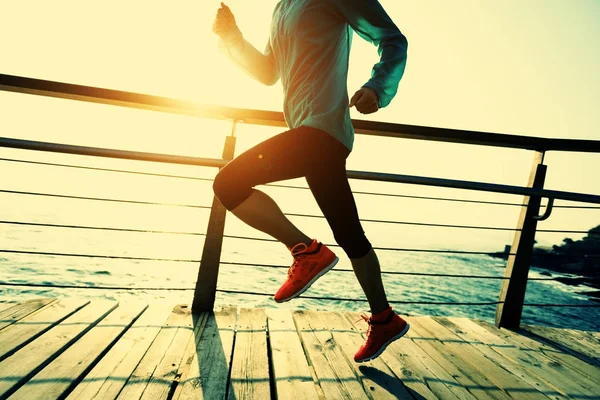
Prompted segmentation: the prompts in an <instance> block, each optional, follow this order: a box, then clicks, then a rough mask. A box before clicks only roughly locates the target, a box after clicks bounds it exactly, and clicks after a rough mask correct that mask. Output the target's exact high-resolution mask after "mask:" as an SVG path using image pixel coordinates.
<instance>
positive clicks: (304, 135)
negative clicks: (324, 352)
mask: <svg viewBox="0 0 600 400" xmlns="http://www.w3.org/2000/svg"><path fill="white" fill-rule="evenodd" d="M352 30H354V32H356V33H357V34H358V35H359V36H361V37H362V38H363V39H365V40H367V41H369V42H371V43H373V44H374V45H375V46H377V47H378V54H379V56H380V61H379V62H378V63H377V64H375V66H374V67H373V70H372V73H371V78H370V79H369V80H368V81H367V82H366V83H365V84H364V85H363V86H362V87H361V88H360V89H359V90H358V91H357V92H356V93H355V94H354V96H352V98H351V99H350V100H349V98H348V89H347V77H348V61H349V55H350V46H351V42H352ZM213 31H214V32H215V33H216V34H217V35H219V36H220V39H221V41H222V42H221V44H222V45H224V47H225V48H226V49H227V51H228V54H229V56H230V58H231V59H233V61H234V62H235V63H237V64H238V65H239V66H240V67H241V68H242V69H243V70H245V71H246V72H248V73H249V74H250V75H251V76H252V77H254V78H255V79H257V80H258V81H260V82H262V83H264V84H265V85H274V84H275V83H276V82H277V81H278V80H279V79H281V82H282V85H283V89H284V104H283V109H284V116H285V120H286V123H287V124H288V126H289V128H290V129H289V130H288V131H286V132H283V133H281V134H279V135H276V136H274V137H272V138H270V139H268V140H266V141H264V142H262V143H260V144H258V145H256V146H255V147H253V148H251V149H249V150H247V151H246V152H244V153H242V154H240V155H239V156H238V157H236V158H235V159H234V160H232V161H231V162H230V163H228V164H227V165H226V166H225V167H224V168H223V169H222V170H221V171H220V172H219V173H218V174H217V176H216V178H215V181H214V192H215V195H216V196H217V198H218V199H219V201H220V202H221V203H222V204H223V206H224V207H225V208H226V209H227V210H229V211H231V212H232V213H233V214H234V215H236V216H237V217H238V218H240V219H241V220H242V221H244V222H245V223H247V224H248V225H250V226H252V227H254V228H256V229H258V230H260V231H262V232H265V233H267V234H269V235H271V236H272V237H274V238H275V239H277V240H279V241H280V242H282V243H283V244H285V245H286V246H287V248H288V249H289V251H290V252H291V254H292V257H293V264H292V266H291V267H290V268H289V270H288V274H287V280H286V281H285V282H284V283H283V285H282V286H281V288H280V289H279V290H278V291H277V293H275V296H274V298H275V301H276V302H284V301H288V300H291V299H293V298H295V297H297V296H298V295H300V294H301V293H303V292H304V291H305V290H307V289H308V288H309V287H310V286H311V285H312V284H313V283H314V282H315V281H316V280H317V279H318V278H319V277H321V276H322V275H324V274H325V273H326V272H328V271H329V270H330V269H331V268H333V267H334V265H335V264H336V263H337V262H338V257H337V256H336V255H335V254H334V253H333V252H332V251H331V250H330V249H329V248H328V247H327V246H325V245H324V244H322V243H320V242H318V241H317V240H315V239H311V238H310V237H309V236H307V235H305V234H304V233H303V232H301V231H300V230H299V229H298V228H296V227H295V226H294V225H293V224H292V223H291V222H290V221H289V220H288V219H287V218H286V217H285V216H284V214H283V213H282V211H281V210H280V208H279V207H278V206H277V204H276V203H275V202H274V201H273V199H271V197H269V196H268V195H267V194H265V193H264V192H261V191H259V190H256V189H255V187H256V186H258V185H264V184H266V183H271V182H276V181H282V180H286V179H293V178H299V177H304V178H306V181H307V183H308V186H309V188H310V190H311V192H312V194H313V196H314V197H315V200H316V201H317V204H318V205H319V207H320V209H321V211H322V212H323V214H324V216H325V218H326V219H327V222H328V223H329V226H330V227H331V229H332V231H333V234H334V238H335V241H336V242H337V243H338V245H339V246H340V247H341V248H342V249H343V250H344V252H345V253H346V255H347V256H348V258H349V259H350V261H351V263H352V268H353V270H354V273H355V274H356V277H357V279H358V281H359V283H360V285H361V287H362V289H363V291H364V293H365V295H366V297H367V299H368V301H369V306H370V309H371V313H372V315H371V317H370V318H367V317H365V316H363V318H364V319H365V320H366V321H367V322H368V324H369V329H368V330H367V340H366V343H365V344H364V345H362V346H361V347H360V349H359V350H358V352H357V353H356V355H355V356H354V360H355V361H356V362H364V361H368V360H372V359H374V358H376V357H378V356H379V355H380V354H381V353H382V352H383V351H384V350H385V348H386V347H387V346H388V345H389V344H390V343H391V342H392V341H394V340H396V339H399V338H400V337H402V336H403V335H404V334H405V333H406V332H407V331H408V329H409V325H408V324H407V322H406V321H404V320H403V319H402V318H401V317H400V316H398V315H397V314H396V313H395V312H394V311H393V310H392V308H391V307H390V305H389V303H388V301H387V297H386V294H385V290H384V287H383V282H382V280H381V269H380V266H379V261H378V259H377V255H376V254H375V252H374V251H373V248H372V247H371V243H370V242H369V241H368V240H367V238H366V236H365V233H364V231H363V228H362V226H361V223H360V220H359V217H358V212H357V209H356V204H355V201H354V197H353V194H352V191H351V190H350V185H349V183H348V178H347V175H346V158H347V157H348V155H349V154H350V152H351V150H352V146H353V142H354V128H353V126H352V121H351V119H350V107H356V109H357V110H358V111H359V112H360V113H362V114H371V113H374V112H376V111H377V110H379V108H381V107H385V106H387V105H388V104H389V103H390V102H391V101H392V99H393V97H394V96H395V94H396V91H397V89H398V84H399V82H400V79H401V78H402V75H403V74H404V68H405V65H406V52H407V47H408V42H407V40H406V37H405V36H404V35H403V34H402V33H401V32H400V30H399V29H398V27H397V26H396V25H395V24H394V22H393V21H392V20H391V18H390V17H389V16H388V14H387V13H386V11H385V10H384V9H383V7H382V6H381V4H380V3H379V2H378V1H377V0H354V1H348V0H282V1H280V2H278V3H277V5H276V6H275V10H274V12H273V17H272V21H271V29H270V37H269V41H268V43H267V46H266V49H265V51H264V52H262V53H261V52H260V51H259V50H257V49H256V48H255V47H253V46H252V45H251V44H250V43H249V42H248V41H246V40H245V39H244V37H243V35H242V33H241V32H240V29H239V28H238V26H237V24H236V22H235V18H234V16H233V13H232V12H231V10H230V9H229V7H227V6H226V5H225V4H223V3H221V7H220V8H219V9H218V11H217V16H216V19H215V22H214V25H213Z"/></svg>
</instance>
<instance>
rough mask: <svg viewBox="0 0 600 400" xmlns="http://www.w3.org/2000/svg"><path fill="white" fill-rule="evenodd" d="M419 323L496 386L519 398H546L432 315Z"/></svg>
mask: <svg viewBox="0 0 600 400" xmlns="http://www.w3.org/2000/svg"><path fill="white" fill-rule="evenodd" d="M419 325H420V326H421V327H422V328H423V329H425V330H427V331H428V332H429V333H430V334H435V336H436V337H437V338H438V339H439V340H440V341H442V342H443V343H444V346H446V348H447V349H448V351H450V352H452V353H454V354H455V355H457V356H458V357H460V358H462V359H463V360H464V361H466V362H467V363H469V364H470V365H471V368H472V369H478V370H479V371H481V372H484V373H485V374H486V376H487V377H488V379H489V380H490V381H492V382H493V383H494V384H496V386H498V387H499V388H501V389H502V390H503V391H504V392H506V393H508V394H509V395H510V396H511V397H514V398H518V399H532V400H533V399H546V396H544V395H543V394H542V393H540V392H538V391H537V390H536V389H535V388H534V387H533V386H531V385H529V384H527V383H526V382H525V381H523V380H522V379H520V378H519V377H517V376H515V375H513V374H512V373H510V372H509V371H508V370H506V369H504V368H503V367H502V366H500V365H497V364H495V363H494V362H493V361H491V360H490V359H488V358H487V357H485V355H484V354H483V353H482V352H481V351H479V350H480V348H479V347H477V346H476V345H475V343H471V342H466V341H463V340H462V339H461V338H460V337H458V336H457V335H455V334H454V333H452V332H451V331H450V330H448V329H447V328H445V327H444V326H443V325H440V324H439V323H438V322H436V321H434V320H433V319H432V318H431V317H422V318H420V319H419Z"/></svg>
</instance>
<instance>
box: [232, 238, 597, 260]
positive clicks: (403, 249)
mask: <svg viewBox="0 0 600 400" xmlns="http://www.w3.org/2000/svg"><path fill="white" fill-rule="evenodd" d="M223 237H224V238H227V239H240V240H254V241H259V242H272V243H280V242H279V241H277V240H276V239H269V238H257V237H249V236H236V235H223ZM324 244H325V245H326V246H328V247H337V248H339V247H340V246H339V245H338V244H336V243H324ZM373 250H383V251H399V252H413V253H438V254H468V255H482V256H489V255H492V254H493V255H498V254H502V255H505V256H514V255H516V254H515V253H502V252H498V251H463V250H436V249H407V248H397V247H373ZM536 256H538V257H555V256H556V255H554V254H536ZM561 257H563V256H561ZM564 257H569V258H600V255H586V256H584V255H582V256H564Z"/></svg>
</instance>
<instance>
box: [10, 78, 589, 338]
mask: <svg viewBox="0 0 600 400" xmlns="http://www.w3.org/2000/svg"><path fill="white" fill-rule="evenodd" d="M0 90H5V91H11V92H20V93H28V94H35V95H43V96H50V97H56V98H64V99H71V100H77V101H87V102H94V103H103V104H111V105H118V106H123V107H130V108H142V109H149V110H154V111H159V112H167V113H175V114H184V115H190V116H196V117H203V118H212V119H224V120H230V121H232V123H233V128H232V135H231V136H228V137H227V140H226V144H225V148H224V151H223V157H222V158H221V159H213V158H197V157H185V156H176V155H170V154H157V153H145V152H136V151H123V150H115V149H102V148H95V147H86V146H74V145H67V144H58V143H47V142H38V141H31V140H20V139H14V138H0V147H6V148H18V149H28V150H35V151H46V152H55V153H64V154H78V155H87V156H95V157H108V158H119V159H129V160H141V161H152V162H161V163H172V164H182V165H194V166H208V167H216V168H221V167H223V166H224V165H225V164H226V163H227V162H228V160H230V159H231V158H232V157H233V154H234V147H235V136H234V132H235V126H236V124H237V123H238V122H244V123H249V124H259V125H267V126H279V127H284V126H285V122H284V119H283V115H282V113H278V112H272V111H261V110H248V109H236V108H228V107H217V106H200V105H197V104H194V103H190V102H185V101H179V100H176V99H171V98H164V97H158V96H150V95H142V94H137V93H130V92H123V91H117V90H110V89H101V88H94V87H88V86H81V85H74V84H67V83H60V82H52V81H45V80H38V79H32V78H24V77H18V76H11V75H2V74H0ZM353 124H354V126H355V128H356V132H357V133H358V134H367V135H377V136H386V137H394V138H404V139H417V140H428V141H443V142H448V143H462V144H473V145H483V146H494V147H505V148H514V149H526V150H533V151H534V152H535V155H534V162H533V169H532V173H531V177H530V180H529V184H528V185H527V186H525V187H521V186H511V185H499V184H491V183H482V182H471V181H463V180H452V179H441V178H432V177H423V176H410V175H400V174H390V173H384V172H379V173H378V172H365V171H348V177H349V178H351V179H361V180H371V181H381V182H395V183H408V184H416V185H427V186H435V187H445V188H453V189H464V190H476V191H484V192H492V193H503V194H513V195H522V196H524V201H523V203H522V204H516V203H503V202H485V201H483V202H479V201H475V200H466V199H460V198H454V199H453V198H432V197H429V198H428V197H423V196H404V197H409V198H410V197H412V198H420V199H431V200H437V201H457V202H478V203H488V204H497V205H509V206H520V207H521V216H520V218H519V221H518V224H517V226H516V228H503V227H483V226H465V225H462V226H461V225H443V224H426V223H419V222H410V221H381V220H369V221H371V222H378V223H392V224H415V225H422V226H439V227H446V228H462V229H490V230H512V231H514V235H515V236H514V240H513V245H512V247H511V249H512V250H511V252H510V253H509V254H508V256H509V258H508V263H507V267H506V271H505V275H504V277H494V276H474V275H471V276H468V275H460V276H459V275H452V274H427V273H409V272H406V273H402V272H392V271H384V272H383V273H387V274H394V273H395V274H412V275H423V276H428V275H431V276H445V277H462V278H478V279H501V280H502V287H501V291H500V296H499V299H498V301H492V302H480V303H477V304H475V303H464V304H465V305H478V304H479V305H496V306H497V309H496V325H497V326H504V327H508V328H517V327H518V326H519V324H520V318H521V313H522V308H523V305H524V294H525V286H526V283H527V280H528V271H529V265H530V262H531V257H532V254H531V253H532V249H533V243H534V236H535V232H536V229H537V222H538V221H539V220H543V219H546V218H548V217H549V216H550V213H551V211H552V208H553V202H554V200H566V201H573V202H582V203H591V204H600V196H598V195H593V194H585V193H572V192H565V191H558V190H548V189H544V187H543V185H544V179H545V174H546V169H547V166H546V165H544V164H543V158H544V154H545V152H546V151H569V152H593V153H600V141H590V140H572V139H547V138H532V137H524V136H517V135H506V134H496V133H486V132H475V131H466V130H454V129H443V128H431V127H421V126H412V125H402V124H390V123H383V122H372V121H362V120H354V121H353ZM2 161H5V162H29V161H23V160H15V159H2ZM34 163H38V164H42V165H53V166H57V167H72V168H86V169H99V170H105V171H112V172H123V173H133V174H150V175H156V176H166V177H173V178H183V179H203V178H195V177H188V176H180V175H167V174H152V173H145V172H138V171H124V170H115V169H106V168H104V169H101V168H93V167H87V166H73V165H65V164H56V163H41V162H34ZM272 186H280V187H288V188H289V187H290V186H287V185H277V184H273V185H272ZM300 189H302V188H300ZM0 192H5V193H6V192H10V191H7V190H1V191H0ZM12 193H15V194H27V195H37V196H54V197H68V198H73V199H81V200H99V201H117V202H132V203H137V204H157V203H151V202H142V201H137V200H124V199H104V198H92V197H84V196H67V195H64V194H61V193H38V192H15V191H12ZM367 194H370V195H389V196H399V197H402V196H403V195H394V194H382V193H367ZM542 198H547V199H548V205H547V206H546V212H545V213H544V215H539V212H540V203H541V199H542ZM170 205H173V204H170ZM177 206H184V207H196V208H204V209H210V210H211V213H210V219H209V224H208V229H207V232H206V233H189V234H196V235H203V236H205V237H206V238H205V245H204V248H203V253H202V258H201V260H195V259H194V260H190V259H187V260H173V259H168V261H182V262H200V268H199V274H198V279H197V283H196V287H195V288H193V290H195V295H194V302H193V309H194V310H210V309H212V308H213V305H214V301H215V293H216V292H217V291H219V292H224V293H228V292H231V291H230V290H227V289H217V277H218V271H219V265H220V264H230V265H235V266H237V267H245V266H249V265H250V264H244V263H232V262H227V261H221V246H222V242H223V238H224V237H225V238H227V237H229V238H237V239H250V240H268V239H259V238H246V237H234V236H229V235H225V234H224V225H225V215H226V211H225V209H224V208H223V207H222V206H221V204H220V203H219V202H218V200H216V199H213V204H212V205H190V204H177ZM554 207H580V208H600V207H598V206H590V205H582V206H554ZM289 215H295V216H302V217H308V218H318V217H319V216H315V215H306V214H289ZM0 224H23V225H36V224H35V223H33V222H27V221H0ZM43 225H44V226H47V227H53V228H80V229H104V230H115V231H119V230H120V231H136V230H135V229H134V228H123V227H115V228H107V227H95V226H79V225H67V224H43ZM540 231H542V230H540ZM146 232H147V231H146ZM161 232H162V233H178V234H185V233H182V232H166V231H161ZM552 232H565V233H566V232H568V233H583V232H581V231H567V230H565V231H557V230H552ZM375 249H380V250H395V251H413V252H418V251H427V252H440V253H454V254H487V253H484V252H468V251H446V250H427V249H399V248H377V247H375ZM0 252H14V253H22V254H23V253H24V254H40V255H59V256H68V257H108V258H117V259H135V260H157V259H152V258H144V257H113V256H106V255H100V254H68V253H49V252H46V253H45V252H37V251H33V252H32V251H15V250H10V249H0ZM251 265H257V264H251ZM262 266H267V267H273V268H287V267H286V266H276V265H262ZM334 271H339V272H350V271H351V270H342V269H336V270H334ZM530 279H531V278H530ZM536 279H538V280H549V279H553V278H536ZM0 285H10V283H6V282H3V283H0ZM12 285H14V286H30V287H31V286H37V287H39V286H44V285H35V284H27V283H20V284H12ZM57 286H59V287H63V286H64V287H65V288H67V287H68V288H74V287H75V288H76V287H79V286H76V285H62V286H61V285H57ZM90 288H94V289H98V288H102V287H90ZM107 288H108V287H107ZM108 289H118V288H116V287H111V288H108ZM127 289H131V288H127ZM139 289H143V290H192V288H139ZM242 293H245V294H250V295H267V294H266V293H261V292H242ZM303 297H304V298H315V297H314V296H312V297H311V296H303ZM329 299H335V300H343V301H364V299H349V298H329ZM391 302H393V303H405V302H404V301H394V300H392V301H391ZM412 303H415V302H412ZM417 303H418V302H417ZM426 303H428V304H439V305H443V304H448V303H447V302H426ZM453 304H455V303H453ZM526 305H531V306H570V305H568V304H566V305H561V304H526Z"/></svg>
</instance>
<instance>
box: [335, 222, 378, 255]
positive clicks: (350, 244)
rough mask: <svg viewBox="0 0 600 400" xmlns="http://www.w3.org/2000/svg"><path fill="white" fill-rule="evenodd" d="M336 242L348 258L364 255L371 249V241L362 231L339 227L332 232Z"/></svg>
mask: <svg viewBox="0 0 600 400" xmlns="http://www.w3.org/2000/svg"><path fill="white" fill-rule="evenodd" d="M334 238H335V241H336V242H337V244H338V245H339V246H340V247H341V248H342V249H343V250H344V252H345V253H346V255H347V256H348V258H351V259H356V258H361V257H364V256H366V255H367V254H368V253H369V251H371V248H372V247H371V242H369V240H368V239H367V237H366V236H365V234H364V232H362V231H361V232H351V231H350V230H348V229H340V230H339V231H338V232H336V233H334Z"/></svg>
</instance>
